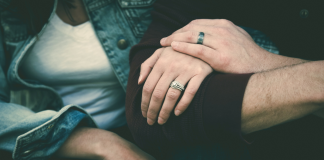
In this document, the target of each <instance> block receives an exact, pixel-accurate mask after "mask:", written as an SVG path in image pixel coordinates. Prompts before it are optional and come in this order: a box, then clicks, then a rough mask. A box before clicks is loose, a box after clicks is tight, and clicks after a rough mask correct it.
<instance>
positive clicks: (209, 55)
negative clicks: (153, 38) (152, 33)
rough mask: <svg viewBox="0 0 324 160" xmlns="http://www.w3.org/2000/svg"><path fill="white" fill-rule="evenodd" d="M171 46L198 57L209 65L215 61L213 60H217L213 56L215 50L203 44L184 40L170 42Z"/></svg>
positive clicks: (215, 52)
mask: <svg viewBox="0 0 324 160" xmlns="http://www.w3.org/2000/svg"><path fill="white" fill-rule="evenodd" d="M171 46H172V49H174V50H175V51H178V52H181V53H184V54H188V55H191V56H193V57H196V58H199V59H201V60H203V61H205V62H206V63H208V64H209V65H212V64H213V63H216V62H215V61H217V59H216V58H215V55H216V54H217V51H216V50H214V49H212V48H209V47H207V46H204V45H200V44H191V43H185V42H172V43H171Z"/></svg>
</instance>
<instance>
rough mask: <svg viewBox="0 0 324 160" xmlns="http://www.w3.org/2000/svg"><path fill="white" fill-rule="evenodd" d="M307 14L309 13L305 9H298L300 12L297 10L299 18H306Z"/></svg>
mask: <svg viewBox="0 0 324 160" xmlns="http://www.w3.org/2000/svg"><path fill="white" fill-rule="evenodd" d="M308 15H309V12H308V10H307V9H302V10H300V12H299V16H300V18H307V17H308Z"/></svg>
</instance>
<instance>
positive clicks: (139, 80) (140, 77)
mask: <svg viewBox="0 0 324 160" xmlns="http://www.w3.org/2000/svg"><path fill="white" fill-rule="evenodd" d="M141 80H142V75H140V76H139V78H138V82H137V84H139V83H140V82H141Z"/></svg>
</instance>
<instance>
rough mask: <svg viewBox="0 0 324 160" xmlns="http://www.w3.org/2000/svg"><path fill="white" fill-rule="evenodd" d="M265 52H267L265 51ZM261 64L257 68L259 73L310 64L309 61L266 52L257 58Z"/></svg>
mask: <svg viewBox="0 0 324 160" xmlns="http://www.w3.org/2000/svg"><path fill="white" fill-rule="evenodd" d="M264 51H265V50H264ZM255 57H256V58H257V60H256V61H258V62H259V63H260V64H259V65H257V66H255V67H256V69H255V70H256V71H257V72H265V71H269V70H274V69H278V68H282V67H287V66H293V65H297V64H301V63H306V62H309V61H308V60H303V59H299V58H293V57H286V56H283V55H277V54H273V53H270V52H268V51H265V53H264V54H260V56H257V55H256V56H255Z"/></svg>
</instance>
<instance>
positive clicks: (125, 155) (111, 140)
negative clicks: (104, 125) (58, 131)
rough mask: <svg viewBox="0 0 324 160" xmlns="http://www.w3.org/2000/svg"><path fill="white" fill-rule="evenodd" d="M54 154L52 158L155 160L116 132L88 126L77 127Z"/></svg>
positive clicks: (52, 159)
mask: <svg viewBox="0 0 324 160" xmlns="http://www.w3.org/2000/svg"><path fill="white" fill-rule="evenodd" d="M54 156H55V157H53V158H51V160H55V159H56V158H57V159H61V158H76V159H93V160H108V159H114V160H124V159H127V160H154V158H153V157H152V156H150V155H149V154H147V153H145V152H144V151H142V150H141V149H139V148H138V147H137V146H135V145H134V144H132V143H130V142H128V141H127V140H125V139H123V138H121V137H120V136H118V135H117V134H115V133H112V132H109V131H106V130H102V129H96V128H87V127H82V128H81V127H80V128H77V129H75V130H74V131H73V132H72V134H71V135H70V136H69V138H68V139H67V140H66V141H65V143H64V144H63V145H62V146H61V148H60V149H59V150H58V151H57V152H56V153H55V155H54Z"/></svg>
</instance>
